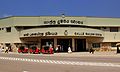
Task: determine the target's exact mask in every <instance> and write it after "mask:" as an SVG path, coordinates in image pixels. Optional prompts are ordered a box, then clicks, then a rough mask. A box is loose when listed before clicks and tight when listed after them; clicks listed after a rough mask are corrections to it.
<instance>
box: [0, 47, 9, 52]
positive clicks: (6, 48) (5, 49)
mask: <svg viewBox="0 0 120 72" xmlns="http://www.w3.org/2000/svg"><path fill="white" fill-rule="evenodd" d="M9 50H10V49H9V47H7V46H6V47H0V52H5V53H8V52H9Z"/></svg>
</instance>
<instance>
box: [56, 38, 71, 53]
mask: <svg viewBox="0 0 120 72" xmlns="http://www.w3.org/2000/svg"><path fill="white" fill-rule="evenodd" d="M57 45H60V48H59V52H68V47H69V46H70V47H72V39H57ZM71 49H72V48H71Z"/></svg>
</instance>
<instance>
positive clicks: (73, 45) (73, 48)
mask: <svg viewBox="0 0 120 72" xmlns="http://www.w3.org/2000/svg"><path fill="white" fill-rule="evenodd" d="M72 51H75V40H74V38H72Z"/></svg>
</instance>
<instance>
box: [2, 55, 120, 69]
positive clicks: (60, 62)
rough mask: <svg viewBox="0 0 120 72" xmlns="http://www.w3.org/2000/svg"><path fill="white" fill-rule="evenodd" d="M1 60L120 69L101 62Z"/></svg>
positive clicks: (4, 58)
mask: <svg viewBox="0 0 120 72" xmlns="http://www.w3.org/2000/svg"><path fill="white" fill-rule="evenodd" d="M0 59H3V60H13V61H26V62H37V63H49V64H65V65H85V66H107V67H120V65H119V64H114V63H102V62H101V63H97V62H76V61H59V60H43V59H27V58H15V57H0Z"/></svg>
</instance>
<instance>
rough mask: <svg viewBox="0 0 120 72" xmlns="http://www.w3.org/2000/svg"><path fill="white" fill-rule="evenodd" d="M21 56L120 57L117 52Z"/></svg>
mask: <svg viewBox="0 0 120 72" xmlns="http://www.w3.org/2000/svg"><path fill="white" fill-rule="evenodd" d="M8 54H19V53H17V52H9V53H8ZM20 54H21V55H42V56H63V57H64V56H66V57H80V56H100V57H103V56H108V57H109V56H112V57H120V53H119V54H116V51H109V52H95V53H94V54H92V53H89V52H72V53H70V54H69V53H67V52H66V53H54V54H30V53H23V54H22V53H20Z"/></svg>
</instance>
